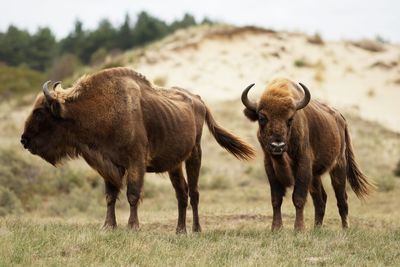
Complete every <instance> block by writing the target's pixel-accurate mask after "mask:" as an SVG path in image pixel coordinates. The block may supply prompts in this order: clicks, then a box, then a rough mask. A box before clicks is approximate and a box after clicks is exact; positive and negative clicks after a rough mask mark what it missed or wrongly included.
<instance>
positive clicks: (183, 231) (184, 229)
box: [176, 227, 187, 235]
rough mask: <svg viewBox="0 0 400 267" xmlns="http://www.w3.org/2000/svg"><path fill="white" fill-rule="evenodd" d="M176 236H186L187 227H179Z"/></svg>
mask: <svg viewBox="0 0 400 267" xmlns="http://www.w3.org/2000/svg"><path fill="white" fill-rule="evenodd" d="M176 234H177V235H186V234H187V232H186V227H177V228H176Z"/></svg>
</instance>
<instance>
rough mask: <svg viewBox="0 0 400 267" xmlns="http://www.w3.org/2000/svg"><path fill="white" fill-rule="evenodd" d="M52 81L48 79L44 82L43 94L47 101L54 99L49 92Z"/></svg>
mask: <svg viewBox="0 0 400 267" xmlns="http://www.w3.org/2000/svg"><path fill="white" fill-rule="evenodd" d="M50 83H51V81H50V80H49V81H47V82H45V83H44V84H43V94H44V96H45V97H46V100H47V102H51V101H52V100H53V97H52V96H51V95H50V92H49V84H50Z"/></svg>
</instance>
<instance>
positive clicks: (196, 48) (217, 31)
mask: <svg viewBox="0 0 400 267" xmlns="http://www.w3.org/2000/svg"><path fill="white" fill-rule="evenodd" d="M114 60H115V59H114ZM119 60H120V61H122V63H123V64H124V65H127V66H131V67H133V68H135V69H136V70H138V71H139V72H141V73H143V74H145V75H146V76H147V77H148V78H149V79H150V80H153V81H154V82H155V83H158V84H161V85H167V86H172V85H179V86H181V87H186V88H188V89H190V90H192V91H194V92H196V93H198V94H200V95H201V96H202V97H203V98H204V99H206V100H207V101H211V102H212V101H220V100H235V99H237V100H238V99H239V97H240V94H241V91H242V90H243V88H244V87H245V86H247V85H248V84H249V83H253V82H255V83H256V87H255V88H256V89H255V90H254V92H251V97H252V98H254V99H256V98H257V97H258V96H259V94H260V92H261V91H262V90H263V89H264V88H265V86H266V84H267V83H268V82H269V81H270V80H272V79H273V78H276V77H289V78H291V79H293V80H296V81H301V82H303V83H305V84H306V85H308V87H309V88H310V89H311V92H312V95H313V97H315V98H318V99H321V100H323V101H325V102H327V103H330V104H333V105H335V106H336V107H338V108H340V109H346V110H350V111H351V112H355V113H359V114H360V116H361V117H363V118H365V119H368V120H372V121H378V122H379V123H381V124H383V125H384V126H386V127H388V128H390V129H392V130H395V131H397V132H399V131H400V116H398V114H399V113H400V112H399V111H400V105H399V104H398V103H399V100H400V45H399V44H383V43H379V42H375V41H366V40H364V41H358V42H348V41H340V42H326V41H323V40H321V39H319V38H318V37H315V36H313V37H310V36H307V35H305V34H301V33H289V32H275V31H271V30H266V29H260V28H256V27H242V28H237V27H232V26H213V27H200V28H193V29H189V30H182V31H178V32H176V33H175V34H173V35H171V36H169V37H167V38H165V39H164V40H162V41H160V42H157V43H155V44H153V45H150V46H148V47H146V48H143V49H139V50H138V49H136V50H132V51H129V52H127V53H125V54H124V55H123V56H122V57H121V58H120V59H119Z"/></svg>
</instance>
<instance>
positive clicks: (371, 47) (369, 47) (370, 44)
mask: <svg viewBox="0 0 400 267" xmlns="http://www.w3.org/2000/svg"><path fill="white" fill-rule="evenodd" d="M351 44H352V45H354V46H356V47H358V48H361V49H363V50H366V51H370V52H383V51H385V50H386V49H385V46H384V45H383V44H382V43H381V42H378V41H375V40H368V39H364V40H360V41H356V42H352V43H351Z"/></svg>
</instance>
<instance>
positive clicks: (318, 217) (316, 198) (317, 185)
mask: <svg viewBox="0 0 400 267" xmlns="http://www.w3.org/2000/svg"><path fill="white" fill-rule="evenodd" d="M310 194H311V197H312V200H313V204H314V210H315V219H314V226H315V227H320V226H322V223H323V221H324V216H325V207H326V199H327V195H326V192H325V189H324V186H323V185H322V182H321V176H314V177H313V181H312V184H311V189H310Z"/></svg>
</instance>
